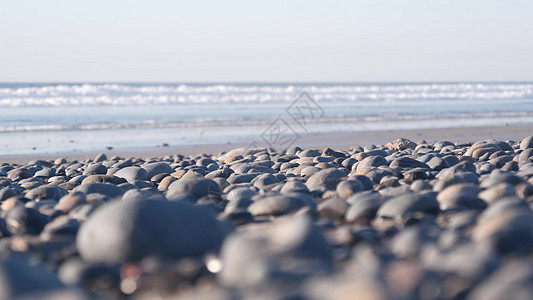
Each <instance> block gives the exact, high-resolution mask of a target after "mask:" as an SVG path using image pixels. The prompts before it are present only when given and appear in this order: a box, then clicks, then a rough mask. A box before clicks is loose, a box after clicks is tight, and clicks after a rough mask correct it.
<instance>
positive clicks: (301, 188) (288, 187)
mask: <svg viewBox="0 0 533 300" xmlns="http://www.w3.org/2000/svg"><path fill="white" fill-rule="evenodd" d="M280 192H281V193H282V194H285V195H286V194H290V193H309V188H308V187H307V185H305V184H304V183H303V182H300V181H296V180H292V181H288V182H286V183H285V184H283V187H282V188H281V190H280Z"/></svg>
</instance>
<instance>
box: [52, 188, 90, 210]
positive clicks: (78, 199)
mask: <svg viewBox="0 0 533 300" xmlns="http://www.w3.org/2000/svg"><path fill="white" fill-rule="evenodd" d="M87 203H88V202H87V197H86V196H85V194H84V193H82V192H73V193H70V194H67V195H65V196H63V197H61V199H59V202H58V203H57V205H56V206H55V209H56V210H60V211H63V212H65V213H67V214H68V213H69V212H70V211H71V210H72V209H73V208H74V207H76V206H79V205H84V204H87Z"/></svg>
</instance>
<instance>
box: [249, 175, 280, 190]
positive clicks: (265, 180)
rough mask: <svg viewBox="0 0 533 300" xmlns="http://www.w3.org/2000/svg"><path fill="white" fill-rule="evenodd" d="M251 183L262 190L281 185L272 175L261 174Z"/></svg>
mask: <svg viewBox="0 0 533 300" xmlns="http://www.w3.org/2000/svg"><path fill="white" fill-rule="evenodd" d="M251 183H252V184H253V185H254V186H256V187H258V188H261V189H264V188H267V187H268V186H272V185H273V184H276V183H279V181H278V179H277V178H276V177H275V176H274V175H272V174H261V175H259V176H257V177H255V178H254V179H253V180H252V181H251Z"/></svg>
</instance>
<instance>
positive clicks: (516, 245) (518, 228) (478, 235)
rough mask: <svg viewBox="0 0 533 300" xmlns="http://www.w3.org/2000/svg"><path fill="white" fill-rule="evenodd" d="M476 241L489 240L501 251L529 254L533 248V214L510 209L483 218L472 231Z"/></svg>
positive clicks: (504, 252)
mask: <svg viewBox="0 0 533 300" xmlns="http://www.w3.org/2000/svg"><path fill="white" fill-rule="evenodd" d="M472 239H473V240H474V241H476V242H480V241H483V240H487V241H488V242H489V243H490V244H491V245H492V247H493V248H494V249H495V250H497V251H498V252H500V253H503V254H507V253H510V252H512V253H519V254H528V253H530V252H531V251H532V250H533V214H532V213H531V211H516V210H510V211H506V212H502V213H501V214H498V215H495V216H491V217H484V218H482V219H481V220H480V221H479V223H478V224H477V225H476V227H475V228H474V229H473V231H472Z"/></svg>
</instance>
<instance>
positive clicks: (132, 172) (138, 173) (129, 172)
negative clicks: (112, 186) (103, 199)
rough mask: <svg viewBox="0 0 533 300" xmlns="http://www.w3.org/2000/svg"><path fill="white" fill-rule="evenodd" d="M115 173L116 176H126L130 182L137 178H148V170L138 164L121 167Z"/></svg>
mask: <svg viewBox="0 0 533 300" xmlns="http://www.w3.org/2000/svg"><path fill="white" fill-rule="evenodd" d="M114 175H115V176H116V177H120V178H124V179H126V180H127V181H128V182H133V181H135V180H142V181H144V180H148V172H146V170H145V169H143V168H141V167H136V166H132V167H125V168H123V169H120V170H118V171H117V172H115V174H114Z"/></svg>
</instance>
